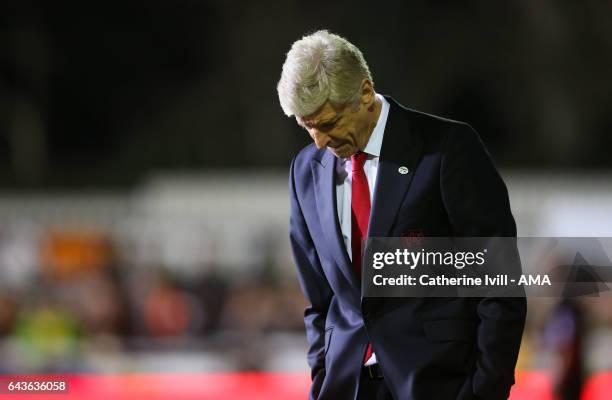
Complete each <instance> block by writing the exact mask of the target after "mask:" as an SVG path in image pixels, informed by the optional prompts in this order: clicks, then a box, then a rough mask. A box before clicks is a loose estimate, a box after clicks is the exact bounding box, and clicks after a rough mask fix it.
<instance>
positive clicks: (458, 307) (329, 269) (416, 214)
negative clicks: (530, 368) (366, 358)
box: [290, 97, 526, 400]
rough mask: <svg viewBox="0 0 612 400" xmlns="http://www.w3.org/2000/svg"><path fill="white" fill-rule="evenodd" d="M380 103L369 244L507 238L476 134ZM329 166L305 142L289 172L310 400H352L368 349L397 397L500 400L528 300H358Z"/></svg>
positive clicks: (504, 199) (502, 194)
mask: <svg viewBox="0 0 612 400" xmlns="http://www.w3.org/2000/svg"><path fill="white" fill-rule="evenodd" d="M387 100H388V101H389V102H390V105H391V106H390V110H389V117H388V120H387V125H386V128H385V133H384V139H383V144H382V149H381V155H380V163H379V169H378V176H377V180H376V182H377V184H376V188H375V193H374V199H373V203H372V211H371V216H370V223H369V232H368V235H369V236H370V237H384V236H391V237H397V236H406V235H410V234H411V232H419V233H422V234H424V235H425V236H508V237H515V236H516V226H515V222H514V218H513V217H512V214H511V211H510V204H509V201H508V192H507V189H506V186H505V184H504V182H503V181H502V179H501V177H500V176H499V174H498V172H497V170H496V169H495V166H494V165H493V162H492V160H491V158H490V156H489V154H488V152H487V151H486V149H485V147H484V145H483V143H482V142H481V140H480V138H479V137H478V135H477V133H476V132H475V131H474V130H473V129H472V128H471V127H470V126H469V125H467V124H464V123H461V122H456V121H451V120H447V119H443V118H439V117H435V116H432V115H428V114H424V113H420V112H417V111H414V110H410V109H407V108H404V107H402V106H401V105H400V104H398V103H397V102H395V101H394V100H393V99H392V98H390V97H387ZM335 163H336V157H335V156H334V155H333V154H332V153H331V152H329V151H327V150H326V149H322V150H318V149H317V148H316V147H315V146H314V145H310V146H307V147H306V148H304V149H303V150H302V151H300V153H299V154H298V155H297V156H296V157H295V158H294V160H293V162H292V164H291V173H290V190H291V220H290V238H291V245H292V250H293V254H294V260H295V264H296V267H297V272H298V277H299V281H300V285H301V288H302V290H303V292H304V295H305V296H306V298H307V299H308V301H309V302H310V306H309V307H307V308H306V310H305V313H304V321H305V325H306V334H307V339H308V344H309V351H308V363H309V365H310V367H311V371H312V386H311V392H310V398H311V399H321V400H326V399H332V400H342V399H354V398H355V397H356V395H357V390H358V385H359V376H360V370H361V367H362V363H363V360H362V358H363V355H364V352H365V348H366V345H367V343H368V341H370V342H371V343H372V346H373V348H374V351H375V352H376V356H377V359H378V362H379V364H380V367H381V368H382V371H383V373H384V376H385V381H386V383H387V385H388V386H389V388H390V390H391V393H392V394H393V397H394V398H395V399H401V400H436V399H441V400H445V399H486V400H495V399H506V398H507V397H508V395H509V391H510V387H511V386H512V384H513V383H514V368H515V365H516V359H517V355H518V350H519V345H520V341H521V336H522V332H523V327H524V321H525V314H526V302H525V299H524V298H362V296H361V284H360V281H359V279H358V277H357V276H356V274H355V273H354V271H353V269H352V266H351V262H350V259H349V257H348V254H347V251H346V247H345V245H344V241H343V239H342V235H341V230H340V225H339V222H338V217H337V211H336V210H337V209H336V198H335V193H336V191H335V170H336V169H335ZM400 166H406V167H408V168H409V173H408V174H400V173H398V168H399V167H400Z"/></svg>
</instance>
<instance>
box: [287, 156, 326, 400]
mask: <svg viewBox="0 0 612 400" xmlns="http://www.w3.org/2000/svg"><path fill="white" fill-rule="evenodd" d="M295 164H296V161H295V159H294V160H293V161H292V163H291V170H290V179H289V187H290V196H291V214H290V222H289V237H290V242H291V249H292V251H293V259H294V262H295V265H296V268H297V276H298V279H299V282H300V286H301V288H302V292H303V293H304V296H305V297H306V299H307V300H308V302H309V303H310V305H309V306H308V307H306V309H305V311H304V324H305V326H306V337H307V340H308V365H309V366H310V368H311V376H312V387H311V392H310V398H311V399H316V398H317V397H318V394H319V391H320V389H321V385H322V384H323V380H324V379H325V320H326V318H327V311H328V309H329V305H330V303H331V299H332V297H333V295H334V294H333V291H332V290H331V288H330V287H329V284H328V282H327V278H326V277H325V275H324V273H323V269H322V268H321V262H320V260H319V256H318V254H317V250H316V248H315V245H314V242H313V240H312V237H311V235H310V232H309V230H308V226H307V224H306V220H305V219H304V215H303V213H302V208H301V206H300V201H299V199H298V195H297V190H296V185H295Z"/></svg>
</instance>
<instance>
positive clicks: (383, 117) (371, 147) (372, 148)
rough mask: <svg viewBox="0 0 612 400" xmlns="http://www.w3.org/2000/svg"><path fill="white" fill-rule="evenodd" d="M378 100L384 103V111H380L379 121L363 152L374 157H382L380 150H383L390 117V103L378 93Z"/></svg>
mask: <svg viewBox="0 0 612 400" xmlns="http://www.w3.org/2000/svg"><path fill="white" fill-rule="evenodd" d="M376 98H377V99H379V100H380V101H381V102H382V109H381V110H380V115H379V116H378V121H376V126H375V127H374V130H373V131H372V134H371V135H370V139H369V140H368V144H367V145H366V147H365V149H363V151H364V153H368V154H370V155H372V156H374V157H380V149H381V148H382V142H383V136H384V134H385V126H386V125H387V117H388V116H389V102H388V101H387V99H385V98H384V96H382V95H380V94H378V93H376Z"/></svg>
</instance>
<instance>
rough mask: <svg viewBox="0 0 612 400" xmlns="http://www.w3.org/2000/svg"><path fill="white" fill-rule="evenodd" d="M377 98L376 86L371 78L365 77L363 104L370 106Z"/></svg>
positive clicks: (362, 85)
mask: <svg viewBox="0 0 612 400" xmlns="http://www.w3.org/2000/svg"><path fill="white" fill-rule="evenodd" d="M375 100H376V93H375V92H374V86H373V85H372V82H371V81H370V80H369V79H367V78H364V79H363V80H362V81H361V104H363V105H364V106H365V107H366V108H368V107H370V106H371V105H372V104H374V101H375Z"/></svg>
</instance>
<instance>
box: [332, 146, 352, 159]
mask: <svg viewBox="0 0 612 400" xmlns="http://www.w3.org/2000/svg"><path fill="white" fill-rule="evenodd" d="M328 149H329V151H331V152H332V154H333V155H335V156H336V157H338V158H348V157H350V156H352V155H353V154H355V153H357V151H356V150H355V149H354V148H352V147H351V146H340V147H337V148H335V149H334V148H332V147H328Z"/></svg>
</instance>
